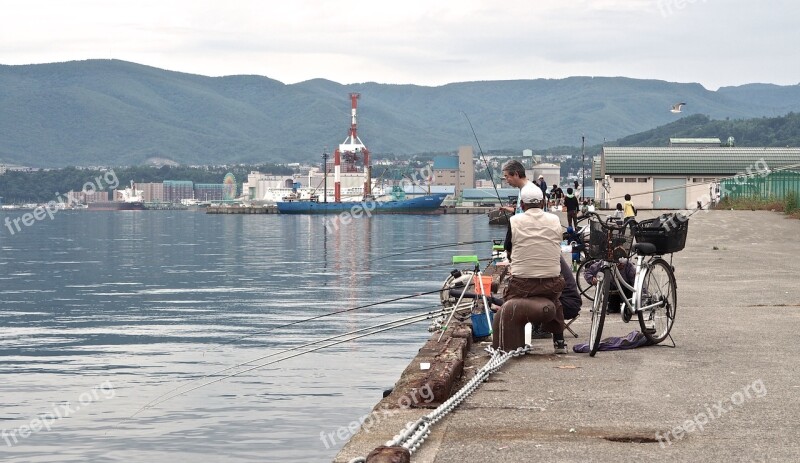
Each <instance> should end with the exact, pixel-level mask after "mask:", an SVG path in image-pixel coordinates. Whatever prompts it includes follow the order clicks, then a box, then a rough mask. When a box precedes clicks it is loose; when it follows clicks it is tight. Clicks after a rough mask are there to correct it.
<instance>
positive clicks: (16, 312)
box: [0, 211, 497, 462]
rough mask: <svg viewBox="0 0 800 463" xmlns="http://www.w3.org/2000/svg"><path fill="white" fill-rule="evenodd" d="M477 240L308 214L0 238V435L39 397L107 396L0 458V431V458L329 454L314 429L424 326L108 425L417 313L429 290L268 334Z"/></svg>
mask: <svg viewBox="0 0 800 463" xmlns="http://www.w3.org/2000/svg"><path fill="white" fill-rule="evenodd" d="M0 220H2V215H0ZM492 233H494V234H497V233H496V230H490V229H489V228H488V225H486V221H485V217H482V216H374V217H372V218H369V219H366V220H354V221H352V222H350V223H347V224H344V223H343V224H340V226H339V228H338V230H337V232H336V233H326V228H325V226H324V223H323V217H320V216H233V215H205V214H199V213H194V212H190V211H162V212H148V211H141V212H132V213H116V212H83V213H66V212H65V213H63V214H59V215H58V216H57V217H56V219H55V220H52V221H50V220H46V221H42V222H38V223H37V224H36V226H35V227H29V228H27V229H25V230H23V232H22V233H19V234H17V235H15V236H13V237H9V236H7V235H3V236H2V238H1V239H2V241H0V281H2V284H3V286H4V291H3V293H2V294H3V295H2V308H0V330H2V333H3V337H2V338H0V431H2V430H6V431H9V432H11V431H14V430H19V429H20V427H21V426H25V425H26V424H30V422H31V420H32V419H35V418H36V417H37V416H39V415H41V414H43V413H46V412H48V411H49V410H51V409H52V404H54V403H56V404H60V403H65V402H67V401H69V402H71V403H76V401H77V402H78V403H79V402H80V400H79V398H80V397H81V394H83V393H85V392H86V391H90V390H91V388H93V387H95V386H96V385H97V384H100V383H102V382H103V381H105V380H108V381H110V382H111V383H112V384H113V385H114V388H115V389H114V390H115V396H114V397H113V398H112V399H108V400H104V401H97V402H93V403H91V404H90V405H87V406H85V407H84V408H82V409H81V410H79V411H78V412H76V413H75V414H73V415H72V416H70V417H69V418H65V419H61V420H58V421H57V422H55V423H53V425H52V426H51V429H50V430H49V431H47V430H43V431H39V432H36V433H34V434H31V435H29V436H28V437H26V438H24V439H19V441H18V442H15V443H14V445H13V446H11V447H9V446H7V445H5V442H4V441H3V440H1V439H2V438H0V453H2V457H3V461H36V460H41V461H45V460H46V461H56V462H68V461H76V462H77V461H111V460H114V461H117V460H120V459H124V460H132V461H155V462H161V461H174V460H176V459H177V460H179V461H182V460H188V459H197V458H203V459H209V458H210V459H211V460H225V461H277V460H285V461H296V462H300V461H302V462H307V461H325V460H330V458H332V456H333V455H334V454H335V453H336V449H335V448H326V447H325V446H324V445H323V443H322V442H321V441H320V440H319V432H320V431H323V430H327V431H330V430H331V429H336V428H338V427H339V426H342V425H343V424H346V423H349V422H350V421H352V420H353V419H354V418H357V417H358V416H361V415H363V414H364V413H366V412H367V411H368V410H369V409H370V408H371V407H372V406H373V405H374V404H375V402H376V401H377V400H378V399H379V398H380V393H381V391H382V389H383V388H385V387H388V386H390V385H391V384H393V382H394V381H395V380H396V379H397V376H398V375H399V373H400V372H401V371H402V369H403V368H404V367H405V366H406V365H407V363H408V361H409V360H410V358H411V357H413V355H414V354H415V353H416V351H417V349H418V348H419V346H420V344H421V343H422V341H423V340H424V339H426V338H427V335H428V333H427V332H426V331H425V325H424V324H422V325H415V326H409V327H406V328H399V329H397V330H393V331H389V332H386V333H381V334H378V335H375V336H373V337H369V338H365V339H362V340H358V341H356V342H353V343H348V344H343V345H340V346H336V347H333V348H330V349H326V350H323V351H320V352H317V353H314V354H309V355H304V356H300V357H297V358H295V359H291V360H287V361H286V362H282V363H279V364H276V365H273V366H270V367H266V368H263V369H260V370H255V371H252V372H248V373H246V374H243V375H241V376H237V377H235V378H231V379H229V380H226V381H224V382H220V383H218V384H213V385H209V386H208V387H205V388H203V389H200V390H198V391H194V392H192V393H190V394H186V395H185V396H181V397H178V398H176V399H174V400H171V401H169V402H166V403H164V404H162V405H160V406H158V407H156V408H154V409H152V410H147V411H145V412H144V413H142V414H141V415H139V416H137V417H136V419H134V420H130V421H126V422H124V423H123V424H121V425H120V422H121V421H122V420H124V418H125V417H127V416H130V415H131V414H133V413H134V412H135V411H137V410H138V409H140V408H141V407H142V405H144V404H145V403H147V402H148V401H149V400H151V399H153V398H155V397H157V396H159V395H160V394H163V393H164V392H166V391H169V390H170V389H172V388H174V387H176V386H179V385H181V384H185V383H187V382H188V381H191V380H194V379H198V378H202V377H203V376H204V375H207V374H209V373H211V372H213V371H216V370H219V369H224V368H228V367H230V366H232V365H235V364H237V363H240V362H243V361H247V360H249V359H253V358H257V357H261V356H264V355H267V354H270V353H272V352H276V351H278V350H281V349H285V348H287V347H290V346H293V345H298V344H300V343H303V342H308V341H311V340H314V339H321V338H324V337H327V336H331V335H333V334H337V333H344V332H347V331H351V330H354V329H358V328H362V327H364V326H365V324H367V323H370V324H371V323H376V322H375V321H370V320H369V319H370V318H371V317H375V316H376V315H381V314H391V313H393V312H397V311H400V310H409V309H413V308H422V307H430V306H432V305H434V304H435V303H436V297H435V295H432V296H423V297H420V298H412V299H408V300H403V301H397V302H393V303H390V304H381V305H377V306H374V307H370V308H368V309H365V310H363V311H362V310H358V311H352V312H348V313H345V314H341V315H336V316H333V317H327V318H323V319H320V320H319V321H316V322H313V323H302V324H298V325H294V326H291V327H288V328H285V329H280V330H275V331H269V330H271V329H273V328H275V327H277V326H280V325H284V324H286V323H289V322H291V321H295V320H302V319H306V318H309V317H313V316H317V315H324V314H329V313H332V312H335V311H339V310H343V309H347V308H352V307H358V306H361V305H365V304H369V303H374V302H378V301H384V300H387V299H391V298H396V297H400V296H405V295H409V294H414V293H418V292H421V291H425V290H433V289H436V288H437V287H438V285H440V283H441V281H442V280H443V279H444V277H445V276H446V274H447V271H448V269H447V267H441V268H428V269H426V268H424V267H426V266H427V265H428V264H430V263H432V262H447V261H449V259H450V256H452V255H453V254H454V253H457V252H461V253H473V254H474V253H479V254H480V253H484V254H488V249H489V248H488V245H477V246H462V247H458V248H452V249H449V248H448V249H438V250H432V251H427V252H423V253H407V254H403V255H400V256H397V257H393V258H389V259H381V258H380V257H381V256H387V255H389V254H394V253H398V252H402V251H409V250H414V249H419V248H421V247H426V246H430V245H432V244H440V243H452V242H455V241H470V240H474V239H488V238H491V234H492ZM407 314H408V313H405V314H404V315H407ZM383 318H384V319H386V320H388V319H391V318H390V317H389V315H387V316H385V317H383ZM380 321H384V320H380ZM256 333H261V334H256ZM244 336H247V337H246V338H244ZM237 340H238V341H237ZM234 341H235V342H234Z"/></svg>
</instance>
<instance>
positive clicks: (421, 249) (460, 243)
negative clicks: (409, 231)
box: [367, 240, 492, 262]
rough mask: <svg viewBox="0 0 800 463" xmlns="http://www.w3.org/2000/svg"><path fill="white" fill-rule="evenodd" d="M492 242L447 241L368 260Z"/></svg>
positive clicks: (372, 260)
mask: <svg viewBox="0 0 800 463" xmlns="http://www.w3.org/2000/svg"><path fill="white" fill-rule="evenodd" d="M491 242H492V240H479V241H459V242H456V243H447V244H436V245H432V246H426V247H423V248H418V249H412V250H409V251H403V252H398V253H395V254H387V255H385V256H379V257H375V258H374V259H370V260H368V261H367V262H375V261H376V260H381V259H388V258H390V257H397V256H402V255H405V254H412V253H415V252H423V251H431V250H434V249H445V248H453V247H457V246H465V245H468V244H483V243H491Z"/></svg>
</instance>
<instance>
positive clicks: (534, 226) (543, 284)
mask: <svg viewBox="0 0 800 463" xmlns="http://www.w3.org/2000/svg"><path fill="white" fill-rule="evenodd" d="M520 204H521V207H522V210H523V213H522V214H516V215H514V216H513V217H511V218H510V219H509V220H510V228H511V243H510V244H511V246H510V248H511V277H510V278H509V281H508V286H507V287H506V289H505V292H504V294H503V298H504V300H505V301H506V302H508V301H509V300H512V299H515V298H530V297H534V296H539V297H544V298H547V299H550V300H551V301H552V302H553V304H554V305H555V308H556V310H555V313H554V314H553V318H552V320H550V321H549V322H547V323H542V327H543V328H545V329H547V330H548V331H551V332H552V333H553V345H554V348H555V351H556V353H563V354H566V353H567V346H566V342H565V341H564V312H563V308H562V306H561V302H560V301H559V297H560V296H561V291H562V290H563V289H564V285H565V283H564V278H563V277H562V276H561V234H562V231H561V221H560V220H559V218H558V216H556V215H555V214H551V213H548V212H544V211H543V210H542V206H543V205H544V195H543V194H542V190H541V188H539V186H538V185H535V184H533V183H528V184H526V185H525V186H523V187H522V189H521V190H520Z"/></svg>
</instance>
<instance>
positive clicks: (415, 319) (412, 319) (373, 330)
mask: <svg viewBox="0 0 800 463" xmlns="http://www.w3.org/2000/svg"><path fill="white" fill-rule="evenodd" d="M437 306H438V305H437ZM437 306H434V307H437ZM456 309H457V308H456V307H454V308H453V311H455V310H456ZM411 310H420V308H414V309H411ZM459 310H464V308H463V307H462V308H461V309H459ZM406 311H410V310H406ZM447 312H448V311H446V310H442V309H440V310H433V311H429V312H426V313H422V314H415V315H411V316H409V317H403V318H399V319H396V320H392V321H389V322H385V323H380V324H377V325H372V326H369V327H366V328H360V329H357V330H353V331H350V332H347V333H342V334H337V335H333V336H329V337H327V338H324V339H318V340H315V341H311V342H308V343H305V344H302V345H299V346H294V347H290V348H287V349H283V350H281V351H278V352H273V353H271V354H268V355H264V356H262V357H259V358H255V359H252V360H248V361H247V362H242V363H239V364H236V365H233V366H231V367H227V368H224V369H222V370H218V371H215V372H213V373H209V374H207V375H205V376H203V377H201V378H198V379H195V380H192V381H191V382H190V383H188V384H184V385H181V386H178V387H176V388H173V389H171V390H169V391H167V392H165V393H163V394H161V395H160V396H158V397H156V398H155V399H153V400H151V401H150V402H148V403H147V404H145V405H144V406H143V407H141V408H140V409H139V410H137V411H136V412H135V413H133V414H132V415H130V416H129V417H127V418H126V419H125V420H123V421H122V422H120V423H118V424H117V426H120V425H122V424H123V423H125V422H126V421H128V420H131V419H133V418H135V417H136V416H137V415H138V414H140V413H141V412H143V411H144V410H147V409H150V408H153V407H155V406H157V405H160V404H162V403H164V402H167V401H169V400H172V399H174V398H176V397H179V396H181V395H184V394H187V393H189V392H192V391H195V390H197V389H200V388H202V387H205V386H208V385H211V384H214V383H217V382H220V381H223V380H225V379H228V378H232V377H235V376H238V375H240V374H242V373H247V372H249V371H253V370H255V369H258V368H262V367H265V366H268V365H273V364H275V363H278V362H282V361H284V360H289V359H291V358H294V357H297V356H299V355H303V354H308V353H311V352H316V351H318V350H321V349H324V348H327V347H332V346H335V345H338V344H342V343H344V342H348V341H353V340H356V339H360V338H363V337H366V336H370V335H373V334H378V333H382V332H384V331H388V330H390V329H395V328H401V327H405V326H409V325H412V324H415V323H419V322H421V321H425V320H430V319H432V318H435V317H438V316H441V315H442V314H446V313H447ZM381 316H383V315H381ZM379 328H380V329H379ZM365 331H368V333H365V334H361V335H358V336H353V335H356V334H358V333H363V332H365ZM347 336H352V337H350V338H348V339H340V338H344V337H347ZM337 339H339V340H338V341H335V340H337ZM330 341H335V342H331V343H330V344H326V345H324V346H319V347H315V348H314V349H308V350H305V351H302V352H299V353H297V354H293V355H290V356H287V357H284V358H280V359H277V360H274V361H270V362H267V363H264V364H260V365H256V366H254V367H252V368H248V369H245V370H242V371H239V372H236V373H232V374H228V375H225V376H222V377H220V378H216V379H214V380H212V381H208V382H206V383H203V384H200V385H198V386H195V387H192V388H190V389H187V390H185V391H180V392H178V391H179V390H180V389H182V388H185V387H187V386H190V385H192V384H194V383H197V382H198V381H202V380H204V379H206V378H208V377H210V376H215V375H219V374H221V373H225V372H227V371H231V370H233V369H236V368H240V367H243V366H246V365H250V364H252V363H253V362H258V361H260V360H265V359H267V358H272V357H276V356H278V355H282V354H286V353H289V352H293V351H296V350H300V349H304V348H306V347H311V346H314V345H317V344H321V343H327V342H330Z"/></svg>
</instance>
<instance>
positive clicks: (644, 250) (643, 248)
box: [633, 243, 656, 256]
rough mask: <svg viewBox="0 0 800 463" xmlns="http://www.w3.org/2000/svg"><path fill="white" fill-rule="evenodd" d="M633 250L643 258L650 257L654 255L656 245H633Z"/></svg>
mask: <svg viewBox="0 0 800 463" xmlns="http://www.w3.org/2000/svg"><path fill="white" fill-rule="evenodd" d="M633 250H634V252H636V253H637V254H641V255H643V256H652V255H653V254H655V253H656V245H655V244H653V243H636V244H634V245H633Z"/></svg>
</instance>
